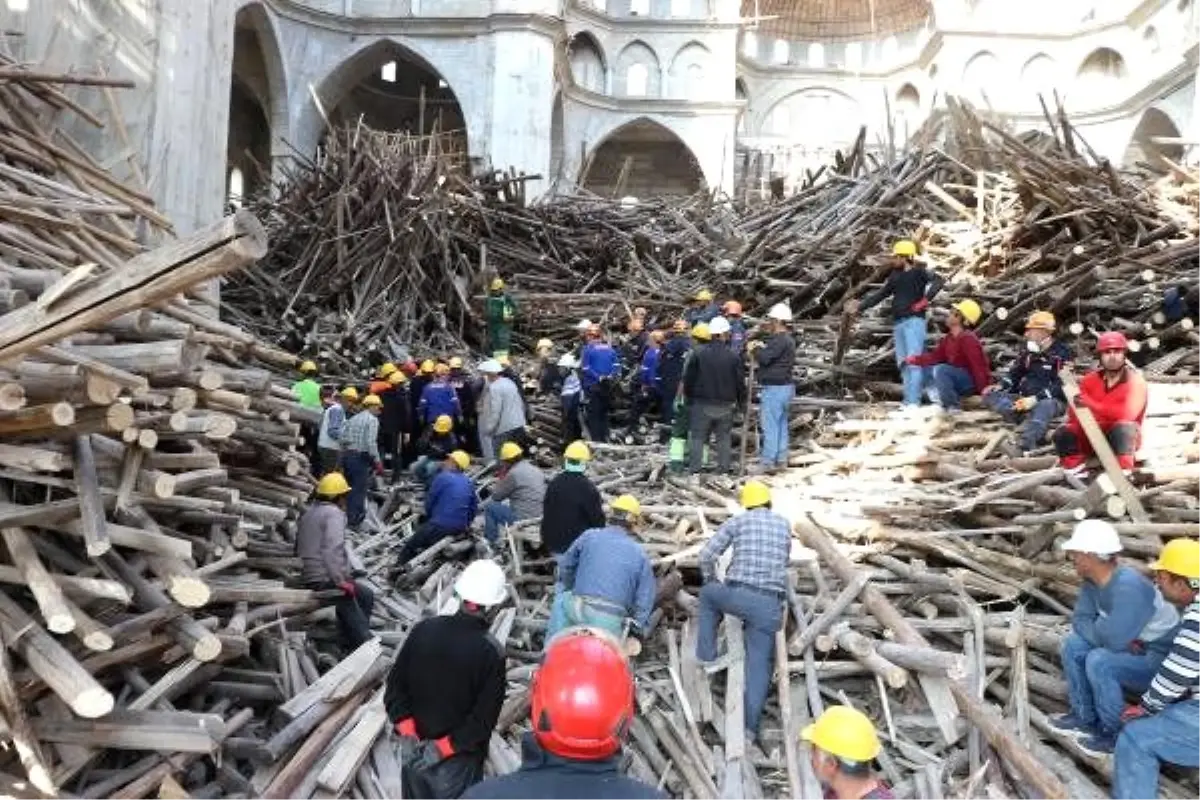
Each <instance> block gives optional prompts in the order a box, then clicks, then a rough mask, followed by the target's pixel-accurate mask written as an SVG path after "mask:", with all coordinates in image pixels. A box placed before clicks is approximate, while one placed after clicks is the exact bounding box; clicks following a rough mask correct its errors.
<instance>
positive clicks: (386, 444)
mask: <svg viewBox="0 0 1200 800" xmlns="http://www.w3.org/2000/svg"><path fill="white" fill-rule="evenodd" d="M387 382H388V384H389V386H390V387H391V388H389V389H388V390H387V391H386V392H384V393H383V394H382V395H380V400H382V401H383V412H382V413H381V414H380V415H379V449H380V451H381V452H382V454H383V461H384V466H385V467H388V468H389V469H391V471H392V483H395V482H396V481H398V480H399V479H400V474H401V472H403V470H404V456H403V451H404V445H405V443H406V441H405V440H406V439H407V438H408V437H409V436H411V435H412V428H413V425H412V419H411V418H410V417H409V411H410V409H411V408H412V400H411V399H410V398H409V396H408V376H407V375H405V374H404V372H403V370H399V369H393V370H392V371H391V372H390V373H389V374H388V376H387Z"/></svg>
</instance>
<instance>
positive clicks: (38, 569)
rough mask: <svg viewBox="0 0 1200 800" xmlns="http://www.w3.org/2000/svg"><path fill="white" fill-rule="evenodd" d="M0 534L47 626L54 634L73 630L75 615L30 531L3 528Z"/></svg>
mask: <svg viewBox="0 0 1200 800" xmlns="http://www.w3.org/2000/svg"><path fill="white" fill-rule="evenodd" d="M0 535H2V536H3V537H4V543H5V545H7V546H8V554H9V556H10V557H11V558H12V562H13V564H14V565H15V566H16V567H17V569H18V570H19V571H20V573H21V577H22V578H24V582H25V585H26V586H28V587H29V591H30V592H31V593H32V594H33V599H34V602H35V603H37V606H38V610H39V611H40V612H41V615H42V619H44V620H46V627H47V628H49V629H50V631H51V632H53V633H70V632H71V631H72V630H74V629H75V617H74V616H72V614H71V609H70V607H68V606H67V599H66V597H65V596H64V595H63V592H62V589H61V588H60V587H59V585H58V582H57V581H55V580H54V578H53V577H52V576H51V575H50V572H49V571H48V570H47V569H46V566H45V565H44V564H43V563H42V560H41V559H40V558H39V557H38V554H37V551H36V550H34V548H33V542H31V541H30V540H29V534H27V533H26V532H25V530H24V529H23V528H4V529H2V530H0Z"/></svg>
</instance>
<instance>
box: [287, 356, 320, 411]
mask: <svg viewBox="0 0 1200 800" xmlns="http://www.w3.org/2000/svg"><path fill="white" fill-rule="evenodd" d="M297 372H299V373H300V380H298V381H296V382H295V383H293V384H292V396H293V397H295V398H296V402H297V403H299V404H300V405H302V406H304V407H305V408H311V409H314V410H318V411H319V410H320V409H321V384H320V383H318V382H317V365H316V363H315V362H312V361H302V362H300V366H299V367H298V368H297Z"/></svg>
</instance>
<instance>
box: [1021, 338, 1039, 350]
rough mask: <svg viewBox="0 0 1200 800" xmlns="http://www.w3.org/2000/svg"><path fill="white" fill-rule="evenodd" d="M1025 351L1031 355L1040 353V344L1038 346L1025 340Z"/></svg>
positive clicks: (1030, 340)
mask: <svg viewBox="0 0 1200 800" xmlns="http://www.w3.org/2000/svg"><path fill="white" fill-rule="evenodd" d="M1025 349H1026V350H1028V351H1029V352H1031V353H1040V352H1042V346H1041V345H1040V344H1038V343H1037V342H1035V341H1034V340H1033V339H1026V340H1025Z"/></svg>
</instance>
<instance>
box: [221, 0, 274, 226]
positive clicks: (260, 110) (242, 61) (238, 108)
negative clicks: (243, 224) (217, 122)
mask: <svg viewBox="0 0 1200 800" xmlns="http://www.w3.org/2000/svg"><path fill="white" fill-rule="evenodd" d="M229 77H230V82H229V128H228V131H227V135H226V140H225V188H226V201H227V202H228V201H230V200H236V202H237V203H238V204H240V203H242V202H244V201H245V200H249V199H251V198H253V197H255V196H257V195H259V194H262V193H263V192H265V191H266V190H267V189H268V188H269V187H270V185H271V178H272V170H273V162H274V156H276V155H278V154H280V153H281V152H282V150H283V145H282V143H283V142H284V141H285V140H286V139H287V136H288V103H287V75H286V72H285V70H284V62H283V56H282V54H281V53H280V50H279V39H278V36H277V35H276V31H275V26H274V23H273V21H272V19H271V15H270V14H269V13H268V12H267V9H266V7H265V6H264V5H263V4H262V3H261V2H247V3H244V4H243V5H242V6H241V7H240V8H239V9H238V11H237V13H236V14H235V15H234V18H233V54H232V59H231V64H230V72H229Z"/></svg>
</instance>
